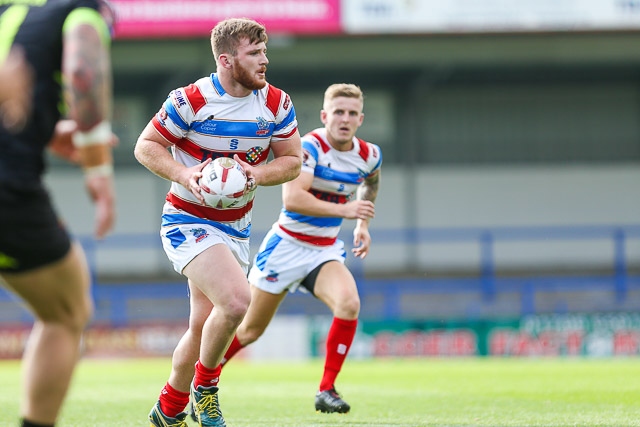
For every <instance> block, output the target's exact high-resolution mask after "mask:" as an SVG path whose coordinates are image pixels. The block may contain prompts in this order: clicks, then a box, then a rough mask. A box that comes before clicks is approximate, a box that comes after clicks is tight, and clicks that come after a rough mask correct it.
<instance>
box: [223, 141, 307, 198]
mask: <svg viewBox="0 0 640 427" xmlns="http://www.w3.org/2000/svg"><path fill="white" fill-rule="evenodd" d="M301 147H302V146H301V143H300V134H299V133H298V132H297V131H296V133H295V134H294V135H293V136H291V138H289V139H285V140H283V141H278V142H277V143H274V144H272V145H271V149H272V152H273V157H274V159H273V160H272V161H270V162H269V163H267V164H263V165H261V166H251V165H250V164H248V163H246V162H243V161H242V160H240V158H239V157H238V156H234V158H235V160H236V161H238V162H240V164H242V166H243V167H244V170H245V171H246V172H247V176H248V177H249V178H253V179H254V180H255V184H256V185H262V186H273V185H279V184H282V183H285V182H288V181H291V180H292V179H294V178H296V177H297V176H298V175H300V168H301V167H302V148H301Z"/></svg>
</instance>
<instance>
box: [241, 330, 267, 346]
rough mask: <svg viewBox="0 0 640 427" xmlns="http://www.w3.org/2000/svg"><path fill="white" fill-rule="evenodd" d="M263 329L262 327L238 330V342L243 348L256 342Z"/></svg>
mask: <svg viewBox="0 0 640 427" xmlns="http://www.w3.org/2000/svg"><path fill="white" fill-rule="evenodd" d="M264 330H265V328H262V327H249V328H245V329H243V330H242V332H241V331H240V330H238V334H237V335H238V340H239V341H240V342H241V343H242V344H243V345H245V346H247V345H249V344H251V343H253V342H256V341H257V340H258V338H260V337H261V336H262V334H263V333H264Z"/></svg>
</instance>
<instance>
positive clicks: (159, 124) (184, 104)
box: [152, 84, 206, 144]
mask: <svg viewBox="0 0 640 427" xmlns="http://www.w3.org/2000/svg"><path fill="white" fill-rule="evenodd" d="M205 103H206V101H205V99H204V97H203V96H202V94H201V92H200V90H199V88H198V86H196V85H195V84H191V85H189V86H186V87H181V88H178V89H175V90H173V91H171V92H170V93H169V96H167V99H166V100H165V101H164V103H163V104H162V108H160V111H158V112H157V113H156V115H155V116H154V118H153V120H152V123H153V125H154V127H155V128H156V130H157V131H158V132H160V134H162V136H163V137H164V138H165V139H166V140H167V141H169V142H170V143H172V144H177V143H178V142H179V141H180V140H181V139H182V138H184V137H185V136H186V135H187V132H189V130H190V129H191V123H193V121H194V118H195V116H196V113H197V112H198V111H199V110H200V108H202V107H203V106H204V105H205Z"/></svg>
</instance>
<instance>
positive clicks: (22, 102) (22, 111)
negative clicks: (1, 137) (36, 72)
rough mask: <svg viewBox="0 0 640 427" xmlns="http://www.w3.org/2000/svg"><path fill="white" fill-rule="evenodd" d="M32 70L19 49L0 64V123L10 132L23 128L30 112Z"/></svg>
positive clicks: (14, 50)
mask: <svg viewBox="0 0 640 427" xmlns="http://www.w3.org/2000/svg"><path fill="white" fill-rule="evenodd" d="M32 92H33V70H32V69H31V66H30V65H29V64H28V63H27V61H26V60H25V58H24V53H23V52H22V50H21V49H20V48H19V47H14V48H12V49H11V51H10V52H9V55H8V56H7V58H6V59H5V60H4V62H1V63H0V121H1V122H2V125H3V126H4V127H5V128H6V129H8V130H9V131H11V132H18V131H20V130H22V128H23V127H24V125H25V123H26V121H27V117H28V115H29V111H30V110H31V96H32Z"/></svg>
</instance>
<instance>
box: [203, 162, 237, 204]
mask: <svg viewBox="0 0 640 427" xmlns="http://www.w3.org/2000/svg"><path fill="white" fill-rule="evenodd" d="M199 184H200V187H201V188H202V189H201V191H200V194H202V196H203V197H204V201H205V203H206V204H207V205H209V206H211V207H214V208H217V209H225V208H232V207H233V206H234V205H236V204H237V203H238V202H239V201H240V200H241V199H242V196H243V195H244V190H245V187H246V185H247V175H246V174H245V173H244V169H243V168H242V166H241V165H240V163H238V162H236V161H235V160H233V159H232V158H230V157H218V158H217V159H215V160H214V161H212V162H211V163H209V164H208V165H207V166H205V167H204V168H203V169H202V178H200V183H199Z"/></svg>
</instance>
